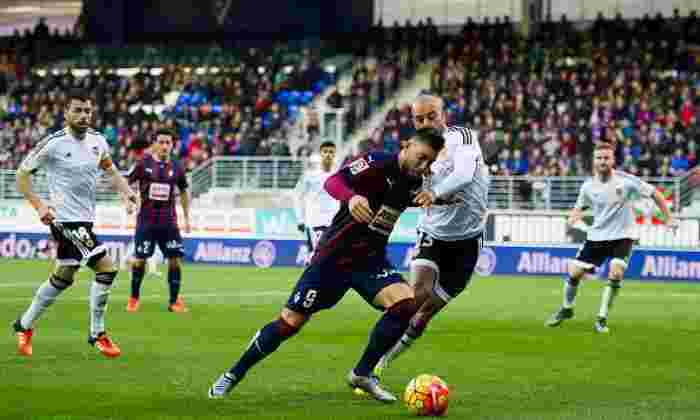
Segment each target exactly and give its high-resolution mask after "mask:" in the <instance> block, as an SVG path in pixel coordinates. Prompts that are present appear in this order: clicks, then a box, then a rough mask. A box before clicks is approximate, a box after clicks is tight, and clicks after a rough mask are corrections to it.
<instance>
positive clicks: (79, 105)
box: [64, 90, 93, 135]
mask: <svg viewBox="0 0 700 420" xmlns="http://www.w3.org/2000/svg"><path fill="white" fill-rule="evenodd" d="M92 111H93V109H92V99H91V98H90V96H88V94H87V93H85V92H84V91H82V90H72V91H71V92H70V93H69V94H68V101H67V102H66V109H65V113H64V115H65V119H66V125H67V126H68V127H69V128H70V129H71V131H73V132H75V133H76V134H79V135H82V134H83V133H85V131H87V129H88V127H90V122H91V121H92Z"/></svg>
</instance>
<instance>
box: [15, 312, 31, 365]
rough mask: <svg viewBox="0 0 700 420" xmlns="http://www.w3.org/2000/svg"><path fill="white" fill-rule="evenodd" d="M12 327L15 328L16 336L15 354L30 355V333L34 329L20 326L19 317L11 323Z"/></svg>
mask: <svg viewBox="0 0 700 420" xmlns="http://www.w3.org/2000/svg"><path fill="white" fill-rule="evenodd" d="M12 328H13V329H14V330H15V336H17V354H21V355H22V356H31V355H32V352H33V351H32V335H33V333H34V331H33V330H32V329H31V328H29V329H26V328H22V324H21V323H20V322H19V319H18V320H17V321H15V323H14V324H12Z"/></svg>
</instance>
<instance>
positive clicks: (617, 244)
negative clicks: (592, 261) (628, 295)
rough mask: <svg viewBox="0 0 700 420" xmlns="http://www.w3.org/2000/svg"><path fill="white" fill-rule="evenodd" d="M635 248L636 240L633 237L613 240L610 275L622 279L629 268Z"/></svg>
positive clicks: (615, 278)
mask: <svg viewBox="0 0 700 420" xmlns="http://www.w3.org/2000/svg"><path fill="white" fill-rule="evenodd" d="M633 249H634V241H633V240H632V239H619V240H617V241H613V243H612V244H611V249H610V275H609V277H610V278H611V279H614V280H622V278H623V277H624V276H625V271H626V270H627V265H628V264H629V260H630V257H631V256H632V251H633Z"/></svg>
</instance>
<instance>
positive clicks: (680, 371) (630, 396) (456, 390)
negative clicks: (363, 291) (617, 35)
mask: <svg viewBox="0 0 700 420" xmlns="http://www.w3.org/2000/svg"><path fill="white" fill-rule="evenodd" d="M163 269H164V268H163ZM49 270H50V266H49V263H48V262H46V261H24V262H19V261H12V260H0V308H2V309H0V311H1V313H2V320H3V322H5V325H6V330H5V331H6V334H5V338H4V339H2V340H0V378H1V379H0V400H2V401H3V404H2V410H0V418H2V419H55V420H58V419H62V420H66V419H76V420H77V419H81V420H83V419H129V420H137V419H248V418H250V419H304V420H314V419H324V420H325V419H394V418H398V419H400V418H409V416H410V415H409V414H408V413H407V412H406V410H405V409H404V407H403V405H402V404H395V405H382V404H380V403H378V402H375V401H373V400H369V399H365V398H361V397H357V396H355V395H354V394H353V393H352V392H351V391H350V389H349V388H348V387H347V386H346V385H345V382H344V377H345V374H346V373H347V372H348V370H349V369H350V368H351V367H352V366H353V365H354V364H355V362H356V360H357V359H358V358H359V356H360V353H361V351H362V350H363V348H364V345H365V343H366V340H367V336H368V332H369V330H370V328H371V327H372V325H373V324H374V322H375V321H376V320H377V318H378V316H379V313H378V312H376V311H374V310H373V309H371V308H370V307H369V306H368V305H366V304H365V303H364V302H363V301H362V300H361V299H360V298H359V297H358V296H357V295H355V294H354V293H353V292H350V293H349V294H348V295H347V296H346V298H345V300H343V302H341V304H340V305H338V306H337V307H336V308H334V309H333V310H330V311H325V312H321V313H319V314H317V315H316V316H315V317H314V319H313V320H312V322H310V323H309V324H308V325H307V326H306V328H305V329H304V330H303V331H302V332H301V334H300V335H299V336H297V337H295V338H293V339H292V340H290V341H288V342H286V343H284V344H283V345H282V347H280V349H279V350H278V351H277V352H276V353H275V354H273V355H272V356H271V357H269V358H268V359H267V360H265V361H263V362H262V363H261V364H259V365H258V366H256V367H255V368H254V369H253V370H252V371H251V372H250V373H249V375H248V376H247V377H246V379H245V380H244V381H243V382H242V383H241V384H240V385H239V386H238V387H237V388H236V389H235V391H234V392H233V393H232V394H231V395H230V397H229V398H228V399H226V400H208V399H207V398H206V391H207V388H208V386H209V385H210V384H211V382H212V381H213V380H214V379H215V378H216V377H217V376H218V375H219V374H220V373H221V372H222V371H223V370H224V369H226V368H228V367H229V366H230V365H231V363H232V362H234V361H235V360H236V359H237V358H238V356H239V354H240V353H241V351H242V350H243V348H244V347H245V346H246V345H247V343H248V342H249V340H250V338H251V336H252V335H253V334H254V333H255V331H256V330H257V329H258V328H259V327H261V326H262V325H263V324H264V323H266V322H268V321H269V320H271V319H273V318H274V317H276V316H277V313H278V311H279V309H280V308H281V306H282V304H283V303H284V302H285V301H286V299H287V296H288V294H289V291H290V290H291V287H292V285H293V284H294V282H295V281H296V278H297V276H298V275H299V273H300V270H299V269H256V268H239V267H214V266H192V265H190V266H186V267H185V269H184V275H183V279H184V285H183V295H184V298H185V301H186V302H187V304H188V305H189V306H190V309H191V311H190V312H189V313H187V314H172V313H169V312H167V311H166V310H165V309H166V297H167V285H166V281H165V279H164V278H156V277H147V278H146V280H145V281H144V285H143V299H142V306H141V312H139V313H137V314H131V313H127V312H126V311H125V307H126V300H127V296H128V291H129V275H128V273H121V274H120V276H119V278H118V283H117V286H116V287H115V289H114V292H113V294H112V298H111V301H110V307H109V313H108V317H107V327H108V330H109V331H110V332H111V334H112V336H113V337H114V338H115V341H116V342H117V343H118V344H119V345H120V346H121V348H122V351H123V354H122V357H121V358H119V359H115V360H108V359H104V358H103V357H102V356H101V355H99V354H98V353H97V352H96V351H95V350H94V349H93V348H91V347H89V346H88V345H87V343H86V338H87V326H88V304H87V291H88V285H89V280H90V279H91V274H90V273H88V272H81V273H80V274H79V276H78V282H77V284H76V286H74V287H73V288H72V289H70V290H69V291H68V292H66V293H65V294H64V295H63V296H61V297H60V298H59V301H58V302H57V303H56V304H55V305H54V306H53V307H51V308H50V309H49V311H48V312H47V313H46V314H45V316H44V318H43V319H41V320H40V322H39V323H38V325H37V328H36V331H35V338H34V357H32V358H31V359H26V358H22V357H20V356H17V355H16V348H15V338H14V336H13V335H12V334H11V331H10V324H11V322H12V321H13V320H14V319H15V318H16V317H17V315H18V314H19V313H20V311H22V310H23V309H24V308H25V307H26V306H27V304H28V303H29V302H30V299H31V297H32V295H33V293H34V290H35V288H36V287H37V286H38V284H39V283H40V282H42V281H43V280H44V279H46V277H47V273H48V272H49ZM602 285H603V283H601V282H595V281H589V282H587V283H584V284H583V286H582V287H581V289H580V293H579V300H578V305H577V313H576V318H575V319H573V320H571V321H569V322H567V323H565V324H564V325H563V326H562V327H561V328H555V329H548V328H546V327H544V324H543V323H544V320H545V319H546V318H547V316H548V315H549V314H550V313H551V312H552V311H553V310H555V309H556V308H557V307H558V305H559V303H560V302H561V282H560V280H559V279H557V278H554V277H540V278H535V277H520V278H517V277H489V278H482V277H478V278H475V280H474V282H473V284H472V286H471V287H470V289H468V291H467V292H466V293H464V294H463V295H462V296H460V297H459V298H458V299H457V300H455V301H454V302H453V303H451V304H450V306H449V307H448V309H447V310H446V311H445V312H444V313H442V314H441V315H440V316H439V317H438V318H436V319H435V320H434V322H433V323H432V324H431V325H430V327H429V329H428V331H427V333H426V335H425V336H424V337H423V338H422V339H421V340H420V341H419V342H418V343H417V344H416V346H415V347H414V348H413V349H412V350H411V351H410V352H408V353H406V354H405V355H403V356H402V358H400V359H398V360H397V362H396V363H395V364H394V365H393V366H392V368H391V370H390V371H388V372H387V374H386V376H385V378H384V381H385V383H386V384H387V385H388V387H389V388H390V389H391V390H393V391H395V392H397V393H401V392H402V391H403V388H404V386H405V385H406V383H408V381H409V380H410V379H411V378H412V377H413V376H415V375H417V374H420V373H432V374H436V375H439V376H441V377H442V378H443V379H444V380H445V381H447V383H448V384H449V386H450V391H451V399H450V411H449V414H448V416H449V418H452V419H480V420H487V419H494V420H495V419H504V420H505V419H522V420H525V419H527V420H541V419H557V420H573V419H582V420H583V419H586V420H591V419H600V420H603V419H605V420H607V419H611V420H612V419H615V420H623V419H630V420H651V419H653V420H659V419H674V420H675V419H699V418H700V374H699V372H700V367H699V366H700V363H698V357H700V338H699V337H700V334H699V333H700V323H699V321H700V286H698V285H693V284H681V283H669V284H660V283H654V284H652V283H641V282H636V281H629V282H627V283H626V284H625V285H624V287H623V289H622V291H621V294H620V297H619V300H618V301H617V302H616V306H615V307H614V308H613V310H612V312H611V317H610V327H611V334H610V335H607V336H601V335H597V334H596V333H594V331H593V321H594V317H595V314H596V313H597V309H598V304H599V301H600V293H601V288H602Z"/></svg>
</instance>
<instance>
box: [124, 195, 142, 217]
mask: <svg viewBox="0 0 700 420" xmlns="http://www.w3.org/2000/svg"><path fill="white" fill-rule="evenodd" d="M124 206H125V207H126V213H127V214H133V213H134V212H135V211H136V209H137V208H138V206H139V198H138V196H137V195H136V194H134V193H131V194H128V195H127V196H126V197H125V198H124Z"/></svg>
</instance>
